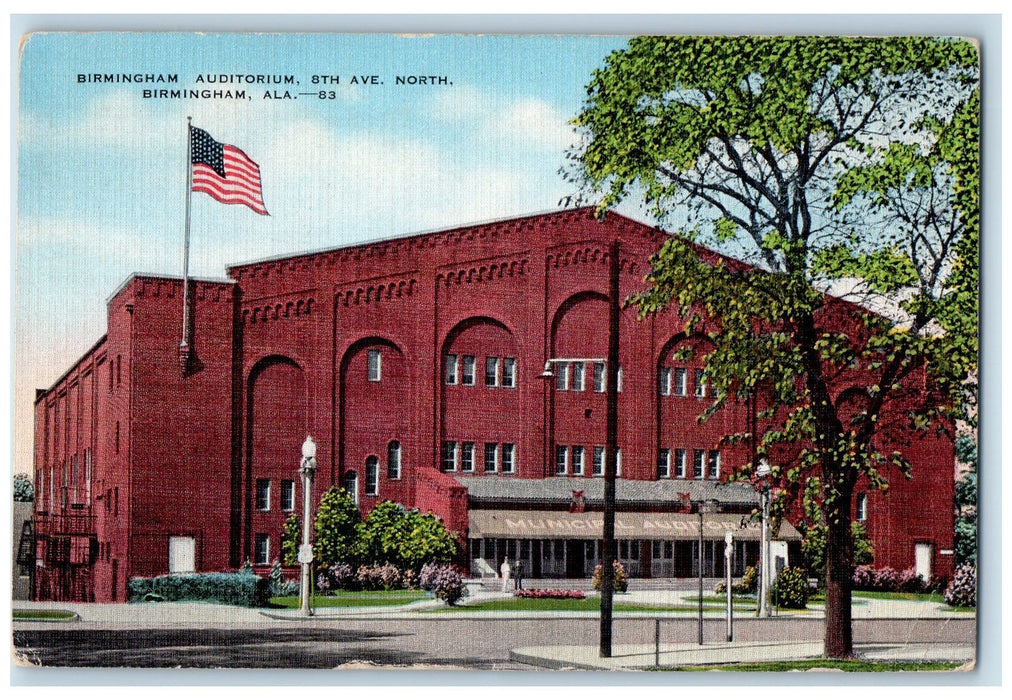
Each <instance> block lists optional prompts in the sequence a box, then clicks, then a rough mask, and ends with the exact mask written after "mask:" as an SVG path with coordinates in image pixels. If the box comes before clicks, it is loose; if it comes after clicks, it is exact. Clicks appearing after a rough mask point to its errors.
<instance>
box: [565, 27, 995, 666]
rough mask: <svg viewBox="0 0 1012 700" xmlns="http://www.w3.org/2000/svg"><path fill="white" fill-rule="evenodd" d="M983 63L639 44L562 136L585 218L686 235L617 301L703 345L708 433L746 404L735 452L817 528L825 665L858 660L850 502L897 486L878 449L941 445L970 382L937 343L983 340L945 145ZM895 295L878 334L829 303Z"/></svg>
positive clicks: (787, 41) (847, 48)
mask: <svg viewBox="0 0 1012 700" xmlns="http://www.w3.org/2000/svg"><path fill="white" fill-rule="evenodd" d="M977 60H978V57H977V52H976V49H975V47H973V46H972V45H971V44H970V43H969V42H966V41H961V40H940V39H932V38H917V37H891V38H879V39H872V38H847V37H795V38H792V37H641V38H637V39H634V40H632V41H631V42H630V44H629V46H628V47H627V48H626V49H624V50H621V51H616V52H614V53H613V54H611V55H610V56H609V57H608V58H607V59H606V62H605V66H604V67H603V68H602V69H600V70H598V71H596V72H595V73H594V75H593V77H592V79H591V82H590V84H589V85H588V87H587V101H586V103H585V105H584V108H583V110H582V112H581V113H580V114H579V115H578V117H577V118H576V120H575V124H576V125H577V128H578V130H579V131H580V133H581V136H582V140H581V143H580V144H579V145H578V146H577V147H576V148H575V149H574V151H573V152H572V154H571V155H572V157H573V158H574V162H575V164H576V169H575V170H573V171H571V172H572V174H574V175H575V176H576V177H577V178H579V179H580V180H581V182H582V185H583V192H584V194H585V196H587V197H594V198H599V199H600V208H599V213H600V214H601V215H604V212H605V211H606V210H607V209H608V208H609V207H612V206H614V205H616V204H618V203H619V202H621V201H623V200H624V199H626V198H628V197H630V196H635V197H642V198H643V200H644V201H645V202H646V204H647V205H648V206H649V207H650V209H651V211H652V212H653V213H654V214H655V215H656V216H657V218H658V220H659V221H661V222H662V223H664V222H675V223H676V227H677V228H678V230H680V232H681V233H682V235H681V236H679V237H673V238H671V239H669V240H668V241H667V242H666V243H665V244H664V246H663V247H662V249H661V250H660V251H659V253H657V255H655V256H654V258H653V259H652V271H651V272H650V274H649V275H648V278H647V282H648V284H649V287H648V288H647V289H646V290H645V291H644V292H643V293H641V294H639V295H635V296H634V297H633V299H632V300H631V301H632V303H633V304H634V305H636V306H637V308H638V309H639V312H640V314H641V315H648V314H653V313H658V312H661V311H662V310H664V309H667V308H668V307H669V306H672V307H675V309H676V310H677V312H678V313H679V314H680V316H681V318H682V319H683V320H684V325H685V329H686V332H687V333H690V334H694V335H702V336H705V337H707V338H708V339H709V340H710V343H711V346H710V347H711V348H712V350H710V351H709V352H708V354H707V355H706V357H705V365H706V373H707V375H708V378H709V382H710V385H711V386H713V387H714V389H715V393H714V401H713V405H712V406H711V407H710V408H709V409H708V411H707V413H706V414H705V415H704V418H705V417H706V416H709V415H712V414H713V413H714V412H716V411H717V410H719V409H720V407H722V406H723V405H725V404H727V403H730V402H737V401H749V402H753V405H756V406H758V407H760V409H761V410H760V411H759V414H758V420H757V425H756V428H757V431H756V434H741V435H736V436H730V438H729V439H730V440H731V441H735V440H752V441H753V442H754V444H755V445H756V450H757V453H758V454H759V455H765V456H768V457H769V461H770V462H772V463H774V465H775V466H774V470H773V476H774V478H775V479H776V480H777V481H778V484H777V486H778V499H777V504H776V505H777V509H778V510H779V511H780V512H783V510H784V509H785V507H786V505H787V504H788V503H789V502H790V501H792V500H799V501H801V502H802V503H803V505H804V506H805V508H806V510H808V509H813V510H815V511H817V513H818V516H819V517H818V519H817V520H815V522H821V523H825V526H826V528H827V539H826V559H827V572H826V578H827V605H826V623H827V624H826V638H825V649H826V654H827V655H828V656H831V657H846V656H850V655H851V654H852V652H853V639H852V633H851V574H852V570H853V566H854V543H853V539H852V534H851V522H850V513H851V508H852V500H853V494H854V488H855V485H856V484H857V481H858V479H859V478H861V477H864V478H865V480H866V481H867V483H868V484H869V485H870V486H871V487H873V488H875V487H877V488H883V489H884V488H886V487H887V479H886V471H887V470H888V469H890V468H895V469H898V470H900V471H902V472H903V473H904V474H907V475H909V472H910V465H909V464H908V463H907V462H906V460H905V459H904V458H903V455H902V454H901V453H900V452H899V451H895V452H892V453H890V454H883V453H880V452H879V450H878V449H877V447H876V445H879V444H896V441H897V440H899V439H901V437H902V436H903V435H907V434H909V430H910V428H911V427H912V425H911V423H913V427H916V428H919V429H925V430H926V429H928V428H931V427H937V425H938V419H939V418H940V417H941V415H942V414H943V413H947V411H948V407H950V406H955V405H961V404H962V398H963V397H962V394H963V391H964V382H965V381H966V380H967V377H968V375H969V373H970V372H972V370H973V369H974V368H975V366H976V365H975V363H976V356H975V354H973V353H968V352H966V351H965V349H964V348H962V347H959V346H958V343H959V342H960V333H958V332H952V331H950V332H947V333H944V334H940V333H932V332H930V331H931V329H932V328H933V326H934V325H936V324H938V323H941V324H942V325H943V327H944V328H945V329H946V330H949V329H957V328H958V329H962V331H963V333H964V334H965V333H970V334H971V335H972V334H975V333H976V325H975V324H976V318H975V317H973V318H969V317H968V316H969V314H968V313H967V310H966V309H965V308H962V309H961V308H960V307H959V305H958V304H956V303H952V304H949V306H946V303H945V300H946V299H948V298H949V296H950V295H951V294H953V293H954V290H953V289H952V287H951V286H949V285H946V284H945V279H946V275H947V274H948V273H949V271H950V270H952V269H953V267H954V265H956V266H957V267H958V266H960V265H961V266H962V268H961V269H964V271H965V272H967V273H969V270H967V269H965V268H968V267H970V266H971V265H972V263H971V262H970V258H969V252H970V251H968V250H966V248H973V247H974V246H973V245H971V244H969V243H964V244H962V245H960V241H964V240H966V239H967V238H969V235H968V229H969V226H968V222H969V221H970V220H971V219H974V218H975V217H976V212H975V211H971V210H970V208H969V204H968V203H967V202H966V201H965V200H966V199H967V198H968V193H967V192H966V190H971V189H973V188H974V187H975V185H974V184H973V183H972V182H971V181H970V180H969V179H966V174H967V173H969V172H970V171H972V167H969V168H963V169H961V166H957V165H955V161H956V156H955V155H954V153H953V149H951V148H950V149H949V150H948V151H946V148H948V146H947V145H946V144H955V143H957V141H958V139H956V138H951V139H950V138H949V137H947V136H946V134H947V133H949V132H955V131H959V132H960V133H961V134H962V135H964V136H967V135H971V136H972V127H974V126H975V120H976V112H975V111H974V109H973V106H972V101H973V96H974V94H975V91H976V89H977ZM975 149H976V144H975V143H973V142H970V143H965V144H963V151H964V155H965V158H964V159H963V165H965V164H966V162H969V161H971V160H972V157H971V155H970V154H972V153H975ZM961 196H962V198H961ZM904 207H908V208H910V209H909V211H907V213H908V214H910V215H909V216H906V217H905V218H904V213H903V210H904ZM697 243H704V244H706V245H707V246H709V247H711V248H714V249H716V250H719V251H721V252H724V253H726V254H728V255H730V256H732V257H733V258H738V259H741V260H744V261H745V262H748V263H750V264H749V265H742V264H740V263H738V262H736V261H734V260H729V259H727V258H723V257H720V256H717V255H714V254H712V253H710V252H708V251H707V250H706V249H705V248H702V247H700V246H699V245H697ZM968 276H969V274H968ZM974 284H975V282H974V281H973V280H972V279H967V280H965V281H964V285H963V287H962V292H963V293H971V292H973V291H974ZM901 291H902V293H903V294H902V297H896V298H900V299H902V303H901V305H900V307H899V309H897V310H896V311H895V312H890V314H889V317H886V316H885V315H882V314H881V313H870V312H869V313H863V312H860V311H859V307H856V306H849V305H847V304H845V303H843V302H841V301H839V300H837V299H836V297H839V296H843V295H847V296H849V297H850V298H851V300H853V301H857V302H860V303H861V304H862V305H864V306H867V307H871V308H872V309H878V310H882V309H881V308H880V307H881V304H882V302H883V295H897V293H898V292H901ZM827 292H831V294H827ZM894 301H895V298H894ZM900 310H901V311H902V313H900ZM943 310H946V311H947V312H948V313H950V314H951V316H952V317H951V318H950V317H948V316H946V315H945V313H944V312H943ZM926 371H929V372H930V373H931V381H930V382H929V383H928V387H929V390H927V391H924V390H922V388H923V386H924V382H923V381H920V378H921V377H922V376H923V374H924V373H925V372H926ZM844 389H848V390H847V391H844ZM946 417H947V416H946ZM752 467H753V465H743V467H742V469H741V470H740V473H739V475H738V476H739V477H740V478H747V477H749V476H750V472H751V469H752Z"/></svg>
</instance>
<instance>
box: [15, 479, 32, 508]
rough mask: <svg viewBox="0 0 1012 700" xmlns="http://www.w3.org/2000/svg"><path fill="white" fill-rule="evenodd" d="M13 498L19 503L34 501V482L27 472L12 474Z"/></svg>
mask: <svg viewBox="0 0 1012 700" xmlns="http://www.w3.org/2000/svg"><path fill="white" fill-rule="evenodd" d="M14 500H15V501H17V502H19V503H32V502H33V501H35V484H33V483H32V478H31V477H30V476H28V475H27V474H15V475H14Z"/></svg>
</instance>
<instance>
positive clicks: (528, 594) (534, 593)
mask: <svg viewBox="0 0 1012 700" xmlns="http://www.w3.org/2000/svg"><path fill="white" fill-rule="evenodd" d="M513 595H514V596H516V597H517V598H536V599H546V598H552V599H558V600H566V599H572V600H583V599H584V598H586V597H587V596H586V595H585V594H584V592H583V591H570V590H563V589H560V588H524V589H522V590H519V591H514V593H513Z"/></svg>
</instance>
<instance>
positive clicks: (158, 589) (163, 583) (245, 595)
mask: <svg viewBox="0 0 1012 700" xmlns="http://www.w3.org/2000/svg"><path fill="white" fill-rule="evenodd" d="M127 593H128V596H129V600H130V601H131V602H137V601H144V600H158V599H161V600H168V601H172V600H205V601H210V602H215V603H224V604H226V605H242V606H245V607H249V608H259V607H264V606H266V605H267V600H268V598H269V597H270V584H269V582H268V581H267V579H264V578H260V577H259V576H252V575H250V574H246V573H242V572H239V573H220V574H186V575H176V574H169V575H168V576H155V577H154V578H132V579H130V580H129V581H128V582H127Z"/></svg>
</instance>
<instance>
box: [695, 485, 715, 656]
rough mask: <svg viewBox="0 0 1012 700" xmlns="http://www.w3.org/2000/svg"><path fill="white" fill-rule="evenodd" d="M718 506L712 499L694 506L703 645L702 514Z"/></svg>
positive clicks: (700, 638) (700, 632)
mask: <svg viewBox="0 0 1012 700" xmlns="http://www.w3.org/2000/svg"><path fill="white" fill-rule="evenodd" d="M719 506H720V504H719V503H718V502H717V501H716V500H715V499H713V498H708V499H706V500H705V501H700V502H699V504H698V505H697V506H696V512H697V513H699V554H698V556H697V560H698V562H699V643H700V644H702V643H703V514H705V513H716V512H717V509H718V507H719Z"/></svg>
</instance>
